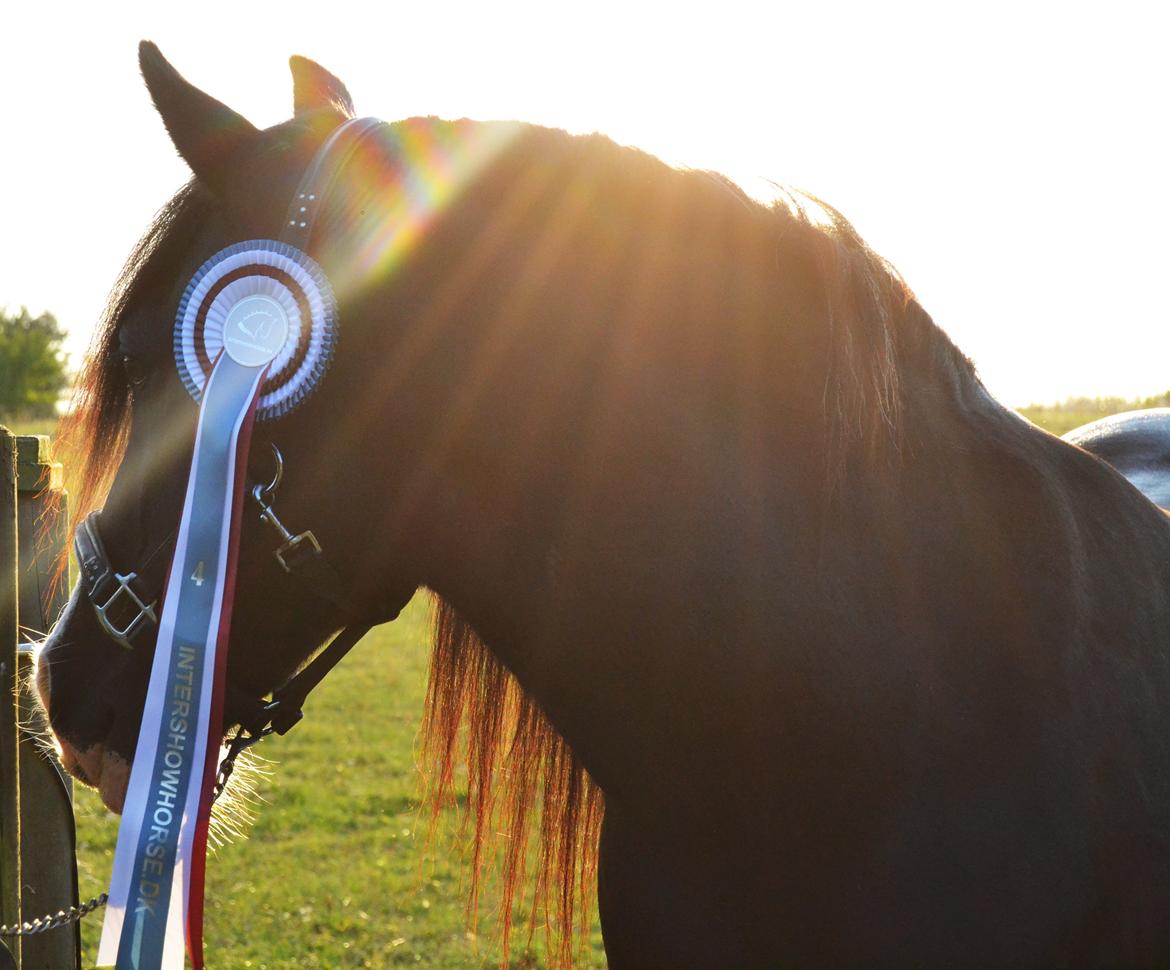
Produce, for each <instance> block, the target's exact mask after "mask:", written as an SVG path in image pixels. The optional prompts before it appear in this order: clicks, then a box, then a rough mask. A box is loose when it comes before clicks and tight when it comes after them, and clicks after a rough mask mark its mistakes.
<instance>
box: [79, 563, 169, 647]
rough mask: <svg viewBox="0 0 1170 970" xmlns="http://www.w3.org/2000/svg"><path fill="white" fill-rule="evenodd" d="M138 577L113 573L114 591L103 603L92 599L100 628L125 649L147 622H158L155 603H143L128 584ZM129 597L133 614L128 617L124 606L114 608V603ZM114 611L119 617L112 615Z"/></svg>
mask: <svg viewBox="0 0 1170 970" xmlns="http://www.w3.org/2000/svg"><path fill="white" fill-rule="evenodd" d="M137 578H138V573H126V574H122V573H114V582H115V583H116V584H117V585H116V586H115V587H114V591H113V592H112V593H111V594H110V595H109V596H108V597H107V598H106V601H105V602H104V603H98V602H96V601H93V608H94V610H95V611H96V613H97V617H98V622H100V623H101V625H102V629H103V630H105V631H106V633H107V634H108V635H109V636H110V637H111V639H113V640H116V641H117V642H118V643H120V644H121V645H122V646H123V647H125V648H126V649H127V650H133V649H134V644H133V642H132V641H133V640H134V638H135V637H136V636H138V634H139V633H141V632H142V631H143V630H144V629H146V627H147V624H148V623H149V624H154V625H157V624H158V616H157V615H156V614H155V612H154V607H155V604H154V602H151V603H144V602H143V601H142V598H141V597H140V596H139V595H138V594H137V593H136V592H135V591H134V587H133V586H131V585H130V584H131V583H133V582H134V580H136V579H137ZM122 597H129V599H130V604H129V605H130V608H131V609H133V611H134V615H133V616H132V617H129V619H127V618H126V617H127V616H128V614H127V613H125V610H126V607H125V606H119V607H117V610H115V604H116V603H118V601H119V598H122ZM114 612H121V613H122V616H121V618H119V617H116V616H114V615H112V614H113V613H114Z"/></svg>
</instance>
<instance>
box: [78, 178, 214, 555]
mask: <svg viewBox="0 0 1170 970" xmlns="http://www.w3.org/2000/svg"><path fill="white" fill-rule="evenodd" d="M211 206H212V200H211V196H210V195H209V193H208V192H207V191H206V190H205V189H204V188H203V187H202V186H200V185H199V183H198V182H195V181H191V182H188V183H187V184H186V185H185V186H183V187H182V188H181V189H180V190H179V191H178V192H177V193H176V194H175V195H174V197H173V198H172V199H171V200H170V201H169V202H167V204H166V205H164V206H163V207H162V209H160V210H159V212H158V214H157V215H156V216H155V217H154V220H153V221H152V222H151V224H150V226H149V227H148V228H147V230H146V232H145V233H144V234H143V235H142V238H141V239H139V240H138V243H137V244H136V245H135V246H134V249H133V251H132V252H131V253H130V256H129V257H128V258H127V260H126V263H125V265H124V266H123V267H122V271H121V273H120V274H119V275H118V279H117V281H116V282H115V283H114V287H113V289H112V290H111V291H110V296H109V299H108V301H107V303H106V307H105V310H104V311H103V313H102V316H101V319H100V320H99V322H98V325H97V328H96V330H95V332H94V335H93V338H92V340H91V341H90V347H89V351H88V353H87V354H86V357H85V361H84V363H83V365H82V368H81V370H80V371H79V373H78V375H77V379H76V381H75V382H74V387H73V397H72V401H71V403H70V407H69V410H68V412H67V413H66V416H65V417H64V419H63V420H62V422H61V428H60V432H59V434H58V436H57V447H58V451H59V453H60V454H61V457H62V458H63V460H64V461H65V462H66V467H67V468H68V469H69V474H70V481H71V483H72V486H73V488H74V489H75V490H76V495H75V496H74V498H73V503H72V508H71V510H70V512H71V517H72V518H73V520H74V525H76V523H77V521H79V520H80V519H82V518H84V517H85V515H87V514H88V513H89V512H91V511H92V510H93V509H95V508H97V507H99V506H100V505H101V503H102V500H103V499H104V497H105V495H106V492H107V491H108V490H109V487H110V483H111V482H112V481H113V478H114V473H115V472H116V471H117V470H118V466H119V464H121V461H122V453H123V451H124V450H125V447H126V438H127V435H128V434H129V431H130V426H129V418H130V385H129V383H128V381H127V379H126V373H125V370H124V368H123V366H122V354H121V350H120V348H119V344H118V331H119V327H120V326H121V323H122V321H123V319H124V318H125V316H126V314H127V313H129V312H130V310H131V309H132V308H133V307H135V306H137V305H138V304H139V303H140V302H142V301H143V300H144V297H145V294H146V291H147V290H148V289H150V288H152V287H153V286H154V285H155V284H156V283H157V282H158V278H159V275H160V274H159V267H168V266H173V265H175V264H176V263H177V258H176V257H177V255H178V254H181V253H182V251H183V249H184V247H185V246H186V245H187V244H188V241H189V240H190V239H191V237H192V235H193V234H194V233H195V232H197V231H198V228H199V227H200V226H201V225H202V224H203V223H204V222H205V220H206V219H207V218H208V217H209V215H210V213H211ZM156 309H157V310H158V311H159V312H166V310H165V308H163V307H158V308H156ZM66 555H67V554H66Z"/></svg>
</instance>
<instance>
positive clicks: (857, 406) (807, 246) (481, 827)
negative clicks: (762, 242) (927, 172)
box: [63, 136, 976, 965]
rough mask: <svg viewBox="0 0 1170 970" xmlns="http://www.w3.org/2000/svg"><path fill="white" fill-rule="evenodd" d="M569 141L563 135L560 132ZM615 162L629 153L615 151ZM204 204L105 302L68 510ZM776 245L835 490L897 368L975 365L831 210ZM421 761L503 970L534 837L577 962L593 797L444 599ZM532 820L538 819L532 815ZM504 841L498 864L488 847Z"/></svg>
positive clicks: (85, 491)
mask: <svg viewBox="0 0 1170 970" xmlns="http://www.w3.org/2000/svg"><path fill="white" fill-rule="evenodd" d="M566 137H568V136H566ZM610 147H611V148H612V149H613V150H615V151H618V152H624V151H627V150H626V149H619V148H617V147H616V146H612V143H610ZM685 174H686V175H687V177H689V178H691V179H693V185H694V190H695V191H696V192H709V191H712V190H713V189H712V184H713V183H715V184H716V189H715V190H717V191H726V192H730V193H733V194H735V195H736V196H737V197H738V199H739V201H740V203H742V209H743V213H744V215H743V217H744V219H758V218H759V217H760V215H761V209H762V208H763V207H762V206H761V204H760V203H758V202H755V201H754V200H751V199H749V198H748V197H747V196H746V195H745V194H743V193H742V191H741V190H740V189H738V188H737V187H735V186H734V185H733V184H731V183H729V182H727V181H726V180H723V179H721V178H719V177H717V176H716V177H712V176H711V175H710V174H709V173H702V172H690V173H685ZM210 207H211V200H210V196H209V195H208V194H207V193H206V191H205V190H203V189H202V188H201V187H200V186H198V185H197V184H195V183H190V184H188V185H187V186H185V187H184V188H183V189H182V190H180V191H179V193H178V194H177V195H176V196H175V197H174V198H173V199H172V200H171V201H170V202H169V203H168V204H167V205H166V206H165V207H164V208H163V209H162V211H161V212H160V213H159V214H158V216H157V217H156V219H155V220H154V222H153V223H152V225H151V226H150V228H149V229H148V231H147V232H146V234H145V235H144V236H143V238H142V240H141V241H140V242H139V243H138V245H137V246H136V248H135V250H134V252H133V253H132V254H131V256H130V259H129V260H128V261H127V264H126V266H125V269H124V270H123V272H122V274H121V276H120V277H119V279H118V282H117V284H116V286H115V287H114V290H113V292H112V294H111V297H110V301H109V305H108V306H107V308H106V311H105V313H104V315H103V318H102V322H101V325H100V327H99V329H98V332H97V334H96V336H95V339H94V342H93V349H92V352H91V353H90V355H89V357H88V360H87V362H86V364H85V367H84V369H83V370H82V372H81V374H80V376H79V379H78V382H77V385H76V392H75V397H74V407H73V409H72V413H71V416H70V417H69V419H68V420H67V422H66V424H65V427H64V429H63V438H64V440H65V444H66V447H67V449H68V452H67V453H68V460H69V461H70V462H71V463H72V464H73V465H74V466H75V467H77V468H79V469H80V472H79V477H78V479H77V481H78V483H79V485H78V491H79V494H78V497H77V501H76V502H75V505H74V509H73V512H74V514H75V515H76V516H81V515H84V514H85V513H86V512H87V511H88V510H89V509H91V508H93V507H95V506H96V505H98V504H99V503H100V501H101V499H102V497H103V495H104V493H105V491H106V489H107V488H108V485H109V483H110V481H111V478H112V476H113V473H114V471H115V470H116V469H117V467H118V464H119V461H120V458H121V455H122V451H123V449H124V446H125V442H126V436H127V432H128V428H127V421H128V416H129V388H128V386H127V382H126V379H125V376H124V374H123V371H122V366H121V359H120V351H119V346H118V326H119V323H120V321H121V320H122V318H123V316H124V315H125V314H126V313H127V312H128V310H129V309H130V308H131V307H132V306H134V305H135V303H136V301H137V300H138V299H139V298H140V297H141V296H142V294H143V293H144V292H145V291H146V290H147V289H148V288H149V287H150V286H151V285H152V283H153V281H154V277H155V276H157V267H160V266H168V265H175V263H176V262H177V260H176V258H175V257H176V254H177V253H181V251H182V247H183V246H185V245H186V244H187V241H188V240H189V239H190V238H191V237H192V235H193V231H194V229H195V228H196V227H197V226H199V225H200V224H201V221H202V220H204V219H205V218H207V216H208V214H209V212H210ZM768 208H769V209H770V211H768V212H766V213H765V217H766V218H772V219H775V220H776V230H777V238H778V239H783V240H784V241H785V246H786V247H789V248H790V249H795V250H798V251H801V252H802V253H803V255H804V257H805V259H804V263H805V265H808V266H811V267H813V272H814V275H815V277H816V279H815V280H813V281H812V285H814V286H815V288H816V293H817V297H818V303H819V308H820V311H821V313H822V314H823V319H824V321H825V326H826V327H827V334H828V347H829V358H828V364H829V366H828V370H827V373H826V376H825V381H824V408H823V418H824V429H823V430H824V440H825V442H826V450H825V454H826V455H827V456H828V463H827V467H826V469H825V473H826V476H827V481H828V483H829V486H830V487H829V491H832V490H833V485H834V483H836V482H838V481H839V480H840V479H841V477H842V476H843V475H845V474H846V470H847V469H848V468H849V467H851V466H852V465H854V464H855V463H856V462H859V461H860V462H863V463H868V462H869V461H871V460H873V459H874V458H875V457H877V458H879V459H880V460H882V461H887V460H891V459H895V460H896V456H897V455H898V453H899V450H900V447H901V438H902V427H903V414H904V408H905V395H904V382H903V376H904V373H903V372H904V369H905V366H904V364H905V357H906V355H907V354H911V355H913V356H914V357H915V358H916V359H921V358H922V357H923V355H924V354H925V355H926V356H927V357H929V359H930V360H931V361H932V362H933V363H934V364H935V365H936V366H941V367H943V368H945V370H946V372H947V373H948V374H950V375H951V376H952V378H954V379H957V380H958V381H959V382H960V383H968V382H976V378H975V376H974V372H973V370H972V368H971V367H970V364H969V363H968V362H967V361H966V360H965V358H963V357H962V355H961V354H960V353H959V352H958V351H957V350H956V349H955V348H954V346H953V345H952V344H951V343H950V341H949V340H948V339H947V338H946V337H945V336H944V335H943V334H942V333H941V331H939V330H938V329H937V328H936V327H934V325H933V324H932V323H931V322H930V319H929V317H928V316H927V315H926V314H925V312H924V311H923V310H922V309H921V307H920V306H919V305H918V304H917V302H916V301H915V300H914V297H913V295H912V293H911V292H910V290H909V289H908V288H907V287H906V285H905V284H904V282H903V281H902V279H901V277H900V276H899V275H898V274H897V273H896V272H895V271H894V270H893V269H892V267H890V266H889V264H888V263H886V262H885V261H884V260H883V259H881V258H880V257H879V256H877V255H876V254H875V253H874V252H873V251H872V250H871V249H870V248H869V247H868V246H867V245H866V244H865V243H864V242H863V241H862V240H861V238H860V237H859V235H858V234H857V232H856V231H855V230H854V228H853V227H852V225H850V224H849V222H848V221H847V220H846V219H845V218H844V217H843V216H841V214H840V213H838V212H837V211H836V210H834V209H833V208H832V207H830V206H828V205H826V204H825V203H823V202H820V200H817V199H815V198H813V197H811V196H807V195H801V194H798V193H795V192H791V193H788V194H787V195H786V196H784V197H783V198H781V199H780V200H778V201H777V202H775V203H773V204H772V205H771V206H770V207H768ZM422 749H423V753H424V756H425V759H426V761H427V762H429V770H428V781H427V798H428V800H429V804H430V806H431V809H432V812H433V813H434V817H436V818H437V816H438V813H439V811H440V809H441V808H442V807H443V806H445V805H447V804H449V803H450V802H451V800H452V793H453V789H454V786H455V779H456V773H457V769H458V767H459V765H460V763H461V762H464V763H465V764H466V771H467V789H468V791H467V799H466V802H465V811H466V813H467V821H468V823H469V824H468V831H469V839H470V850H469V854H470V869H471V879H470V899H471V902H470V911H471V912H472V913H474V912H475V909H476V902H475V901H476V898H477V893H478V891H479V887H480V884H481V871H482V870H483V868H484V866H485V865H488V864H489V863H490V862H492V861H493V860H495V859H496V858H497V856H499V855H502V878H501V887H502V892H501V918H502V923H503V931H504V948H505V962H506V960H507V956H506V954H507V948H508V938H509V932H510V929H511V921H512V912H513V907H514V905H515V904H516V903H517V902H518V899H517V897H518V894H519V893H520V892H521V887H522V885H523V884H524V880H525V875H526V872H527V871H528V867H529V865H530V864H531V863H532V861H533V860H531V859H530V852H529V848H530V845H529V835H530V833H531V832H533V831H535V834H536V837H537V842H538V845H537V847H536V853H535V864H536V867H537V873H538V875H537V880H536V890H535V896H534V898H533V899H532V900H531V903H530V913H531V923H530V937H531V932H532V930H534V929H535V928H536V927H538V926H543V928H544V929H545V931H546V933H547V934H548V937H549V941H550V946H549V951H550V952H549V958H550V961H552V962H554V963H560V964H562V965H568V964H570V963H571V962H572V957H573V949H574V946H573V941H574V938H575V936H577V934H580V939H581V940H582V941H584V940H585V939H587V933H588V929H589V925H590V923H589V907H590V902H591V900H592V898H593V895H594V885H595V879H596V875H597V851H598V837H599V833H600V829H601V822H602V818H603V814H604V802H603V798H602V795H601V792H600V790H599V789H598V787H597V786H596V785H595V784H594V782H593V781H592V779H591V778H590V777H589V775H588V773H587V772H586V771H585V769H584V768H583V767H582V766H581V764H580V763H579V761H578V760H577V759H576V758H575V756H574V754H573V752H572V751H571V750H570V748H569V746H568V744H567V743H566V742H565V740H564V739H563V738H562V737H561V736H560V735H559V734H558V732H557V731H556V730H555V728H554V727H553V726H552V725H551V723H550V722H549V721H548V719H547V718H546V717H545V715H544V713H543V712H542V711H541V710H540V708H539V707H538V706H537V705H536V704H535V702H534V701H533V700H532V699H531V698H530V697H528V696H527V695H526V694H525V692H524V690H523V689H522V688H521V687H520V685H519V684H518V683H517V681H516V680H515V678H514V677H513V676H512V675H511V674H510V673H509V672H508V670H507V669H506V668H505V667H504V666H503V665H502V664H501V662H500V661H499V660H498V659H497V658H496V657H495V655H494V654H492V653H491V651H490V650H489V649H488V648H487V647H486V645H485V644H484V643H483V642H482V641H481V640H480V639H479V637H478V636H477V635H476V634H475V632H474V630H472V628H471V627H470V626H469V625H468V624H467V623H465V622H464V621H463V620H462V619H461V618H460V616H459V615H458V613H457V612H456V611H455V610H454V609H453V608H452V607H451V606H450V605H449V604H447V603H444V602H442V601H437V604H436V609H435V622H434V642H433V653H432V662H431V670H430V680H429V685H428V689H427V696H426V708H425V712H424V716H423V723H422ZM538 813H539V822H536V821H535V819H536V815H537V814H538ZM501 829H502V831H503V833H504V835H505V840H504V849H503V851H502V853H497V852H496V851H495V850H494V843H493V841H492V838H491V837H492V835H493V833H495V832H496V831H499V830H501Z"/></svg>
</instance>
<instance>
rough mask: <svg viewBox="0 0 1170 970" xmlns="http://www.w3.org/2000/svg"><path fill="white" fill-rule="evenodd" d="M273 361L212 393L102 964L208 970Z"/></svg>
mask: <svg viewBox="0 0 1170 970" xmlns="http://www.w3.org/2000/svg"><path fill="white" fill-rule="evenodd" d="M268 370H269V362H268V361H265V362H262V363H260V364H258V365H256V366H249V365H248V364H246V363H240V362H239V361H238V360H237V359H235V358H234V357H232V356H231V355H229V353H227V352H221V353H220V354H219V355H218V357H217V358H216V360H215V361H214V364H213V367H212V369H211V373H210V376H209V377H208V379H207V382H206V385H205V387H204V388H203V394H202V400H201V403H200V408H199V420H198V425H197V428H196V432H195V445H194V451H193V454H192V459H191V470H190V473H189V476H188V479H187V492H186V498H185V499H184V504H183V515H182V519H181V520H180V525H179V531H178V538H177V540H176V545H175V552H174V557H173V559H172V560H171V568H170V573H169V576H168V579H167V585H166V591H165V593H164V597H163V604H162V613H161V616H160V618H159V631H158V642H157V646H156V647H155V654H154V661H153V665H152V667H151V673H150V683H149V687H148V689H147V696H146V704H145V708H144V711H143V715H142V725H141V728H140V730H139V734H138V746H137V749H136V751H135V754H134V762H133V764H132V766H131V769H130V783H129V787H128V789H127V792H126V800H125V805H124V808H123V813H122V821H121V824H120V827H119V830H118V843H117V848H116V850H115V853H114V871H113V877H112V880H111V884H110V901H109V906H108V908H107V910H106V916H105V923H104V925H103V927H102V938H101V943H100V945H99V948H98V966H99V967H115V968H116V970H182V968H183V950H184V942H185V943H186V948H187V951H188V952H189V954H190V957H191V963H192V966H193V967H194V968H195V970H202V968H203V943H202V924H203V876H204V860H205V857H206V847H207V827H208V819H209V816H210V808H211V793H212V788H213V785H214V781H215V773H216V769H217V766H218V755H219V750H220V741H221V736H220V728H221V725H222V723H223V694H224V672H225V669H226V666H227V639H228V629H229V627H230V625H231V613H232V599H233V594H234V590H235V574H236V559H237V550H238V538H239V526H240V515H241V508H242V505H243V502H242V497H243V487H244V478H245V471H246V468H247V454H248V443H249V439H250V437H251V430H252V424H253V421H254V419H255V415H256V407H257V401H258V399H259V396H260V389H261V386H262V384H263V383H264V380H265V375H266V374H267V372H268Z"/></svg>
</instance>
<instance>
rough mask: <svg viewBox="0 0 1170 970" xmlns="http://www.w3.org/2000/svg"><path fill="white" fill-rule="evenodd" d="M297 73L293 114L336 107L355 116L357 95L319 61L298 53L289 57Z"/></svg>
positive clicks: (294, 72)
mask: <svg viewBox="0 0 1170 970" xmlns="http://www.w3.org/2000/svg"><path fill="white" fill-rule="evenodd" d="M288 66H289V67H290V68H291V69H292V76H293V114H295V115H297V116H298V117H299V116H300V115H303V114H308V113H309V112H310V111H317V110H319V109H321V108H332V109H333V110H334V111H336V112H337V113H338V114H341V115H343V116H344V117H346V118H352V117H353V116H354V110H353V99H352V98H351V97H350V96H349V91H347V90H346V87H345V85H344V84H342V83H341V82H340V81H339V80H338V79H337V78H335V77H334V76H333V75H332V74H330V73H329V72H328V71H327V70H325V68H323V67H322V66H321V65H320V64H318V63H317V62H316V61H311V60H309V59H308V58H307V57H301V56H300V55H298V54H294V55H293V56H292V57H290V58H289V59H288Z"/></svg>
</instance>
